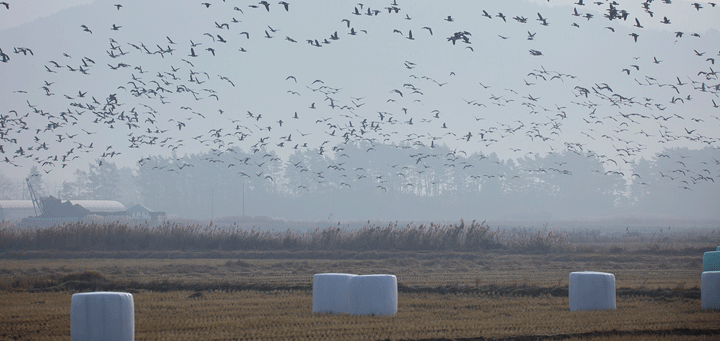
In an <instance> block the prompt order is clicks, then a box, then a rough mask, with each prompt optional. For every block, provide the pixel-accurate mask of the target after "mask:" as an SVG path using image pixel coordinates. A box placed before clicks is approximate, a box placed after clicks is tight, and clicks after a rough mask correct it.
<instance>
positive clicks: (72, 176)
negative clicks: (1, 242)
mask: <svg viewBox="0 0 720 341" xmlns="http://www.w3.org/2000/svg"><path fill="white" fill-rule="evenodd" d="M7 2H8V3H9V4H8V5H7V7H6V6H0V139H1V141H0V199H23V198H24V199H28V198H29V197H28V194H27V189H25V188H24V185H23V184H24V181H25V180H24V179H25V178H28V177H29V178H30V180H31V182H32V183H33V184H34V186H35V187H36V188H37V189H39V191H40V192H41V194H42V195H53V196H55V197H60V198H62V199H99V200H117V201H120V202H121V203H123V204H124V205H125V206H126V207H130V206H132V205H134V204H137V203H141V204H143V205H145V206H147V207H149V208H151V209H154V210H159V211H165V212H167V214H168V216H170V217H178V218H184V219H197V220H209V219H215V218H218V217H229V216H242V215H247V216H268V217H275V218H283V219H287V220H293V221H332V222H337V221H343V222H350V221H363V222H364V221H367V220H373V221H395V220H400V221H415V222H417V221H436V222H437V221H453V222H456V221H458V220H459V219H461V218H464V219H465V220H468V221H469V220H472V219H477V220H479V221H482V220H487V221H488V222H490V223H491V224H492V223H495V222H506V223H508V222H520V223H522V222H532V223H538V222H539V223H542V222H548V221H566V222H572V224H577V225H578V226H579V225H582V224H586V223H593V224H600V225H602V224H606V225H618V226H619V225H623V224H626V223H629V222H633V221H635V222H636V221H645V222H651V224H657V225H663V224H672V222H682V224H684V225H687V226H696V225H713V224H714V225H715V226H716V225H717V221H718V220H720V210H718V207H720V96H718V94H720V80H718V75H717V73H716V71H715V70H716V69H717V68H720V65H716V61H717V62H719V63H720V21H718V19H717V18H720V7H718V6H716V5H715V4H714V3H707V2H703V3H697V2H694V1H687V0H673V1H670V0H663V1H648V2H641V1H620V0H618V1H616V2H615V1H613V2H610V1H604V0H601V1H595V2H584V1H569V0H565V1H556V0H551V1H545V0H543V1H540V0H537V1H530V0H525V1H521V0H513V1H492V2H489V1H443V2H437V1H425V0H418V1H415V0H413V1H407V0H406V1H402V0H397V1H392V0H382V1H379V0H370V1H364V2H362V3H358V2H357V1H353V2H351V1H331V0H319V1H304V2H299V1H288V2H289V3H288V2H284V1H283V2H280V3H276V2H274V1H271V2H265V1H261V2H259V3H258V2H257V1H245V0H224V1H220V0H206V2H202V1H169V0H158V1H143V2H138V1H133V2H130V1H123V0H113V1H105V0H94V1H93V0H75V1H64V2H62V4H59V3H58V2H56V1H32V2H30V1H7Z"/></svg>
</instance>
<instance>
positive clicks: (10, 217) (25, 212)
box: [0, 200, 35, 221]
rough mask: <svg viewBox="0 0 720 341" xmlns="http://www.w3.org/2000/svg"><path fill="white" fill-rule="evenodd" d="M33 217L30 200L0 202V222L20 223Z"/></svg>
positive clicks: (33, 212)
mask: <svg viewBox="0 0 720 341" xmlns="http://www.w3.org/2000/svg"><path fill="white" fill-rule="evenodd" d="M34 216H35V209H34V208H33V203H32V201H31V200H0V220H6V221H20V220H22V219H23V218H27V217H34Z"/></svg>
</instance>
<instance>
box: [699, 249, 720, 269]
mask: <svg viewBox="0 0 720 341" xmlns="http://www.w3.org/2000/svg"><path fill="white" fill-rule="evenodd" d="M703 271H720V251H708V252H705V253H704V254H703Z"/></svg>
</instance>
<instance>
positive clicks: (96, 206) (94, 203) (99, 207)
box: [70, 200, 125, 212]
mask: <svg viewBox="0 0 720 341" xmlns="http://www.w3.org/2000/svg"><path fill="white" fill-rule="evenodd" d="M70 203H72V204H78V205H80V206H82V207H83V208H85V209H86V210H88V211H90V212H122V211H125V206H123V204H121V203H119V202H117V201H113V200H70Z"/></svg>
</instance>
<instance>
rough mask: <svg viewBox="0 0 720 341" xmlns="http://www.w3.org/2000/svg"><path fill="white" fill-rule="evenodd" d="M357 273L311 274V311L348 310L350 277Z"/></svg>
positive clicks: (338, 312) (347, 311)
mask: <svg viewBox="0 0 720 341" xmlns="http://www.w3.org/2000/svg"><path fill="white" fill-rule="evenodd" d="M355 276H357V275H353V274H343V273H324V274H315V275H314V276H313V310H312V311H313V313H333V314H342V313H349V312H350V279H351V278H353V277H355Z"/></svg>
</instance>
